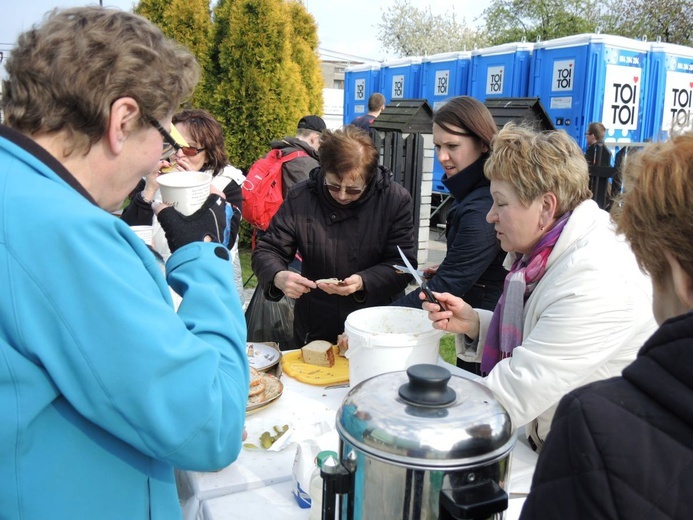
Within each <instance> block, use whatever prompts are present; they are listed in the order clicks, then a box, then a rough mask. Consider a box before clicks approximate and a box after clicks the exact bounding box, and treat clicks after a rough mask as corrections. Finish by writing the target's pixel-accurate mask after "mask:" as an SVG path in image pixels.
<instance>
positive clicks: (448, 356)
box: [440, 334, 457, 365]
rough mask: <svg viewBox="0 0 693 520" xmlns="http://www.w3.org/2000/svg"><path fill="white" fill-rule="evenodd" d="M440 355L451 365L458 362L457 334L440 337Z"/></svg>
mask: <svg viewBox="0 0 693 520" xmlns="http://www.w3.org/2000/svg"><path fill="white" fill-rule="evenodd" d="M440 357H442V358H443V359H444V360H445V361H447V362H448V363H450V364H451V365H454V364H456V362H457V353H456V352H455V335H454V334H445V335H444V336H443V337H442V338H440Z"/></svg>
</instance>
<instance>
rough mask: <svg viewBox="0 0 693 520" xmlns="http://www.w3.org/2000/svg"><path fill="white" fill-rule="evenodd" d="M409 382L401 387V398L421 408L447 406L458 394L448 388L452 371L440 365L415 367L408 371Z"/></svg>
mask: <svg viewBox="0 0 693 520" xmlns="http://www.w3.org/2000/svg"><path fill="white" fill-rule="evenodd" d="M407 376H408V377H409V382H408V383H405V384H403V385H402V386H400V387H399V392H398V393H399V396H400V397H401V398H402V399H404V400H405V401H406V402H408V403H411V404H416V405H421V406H445V405H446V404H450V403H452V402H454V401H455V399H456V398H457V394H455V391H454V390H453V389H452V388H450V387H449V386H448V381H450V377H451V376H450V371H449V370H448V369H446V368H443V367H441V366H438V365H413V366H411V367H409V368H408V369H407Z"/></svg>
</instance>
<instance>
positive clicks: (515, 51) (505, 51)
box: [469, 42, 534, 102]
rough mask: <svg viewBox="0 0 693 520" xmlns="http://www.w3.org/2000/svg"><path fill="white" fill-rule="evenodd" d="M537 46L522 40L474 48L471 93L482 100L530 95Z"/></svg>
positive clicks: (470, 81)
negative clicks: (531, 66) (528, 92)
mask: <svg viewBox="0 0 693 520" xmlns="http://www.w3.org/2000/svg"><path fill="white" fill-rule="evenodd" d="M533 47H534V45H533V44H531V43H527V42H519V43H506V44H503V45H497V46H495V47H486V48H484V49H477V50H474V51H472V62H471V72H470V79H469V95H470V96H472V97H475V98H476V99H478V100H479V101H482V102H483V101H486V100H487V99H488V98H494V97H527V90H528V88H529V68H530V65H531V59H532V49H533Z"/></svg>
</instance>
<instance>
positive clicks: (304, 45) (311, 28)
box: [288, 0, 324, 115]
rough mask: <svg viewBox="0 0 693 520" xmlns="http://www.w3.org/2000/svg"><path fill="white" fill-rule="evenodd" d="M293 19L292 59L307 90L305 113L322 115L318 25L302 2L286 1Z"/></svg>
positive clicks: (322, 84) (322, 82) (321, 79)
mask: <svg viewBox="0 0 693 520" xmlns="http://www.w3.org/2000/svg"><path fill="white" fill-rule="evenodd" d="M288 4H289V8H290V9H291V19H292V21H293V30H294V37H293V38H292V43H293V60H294V61H295V62H296V63H297V64H298V66H299V68H300V69H301V78H302V80H303V84H304V85H305V86H306V90H307V91H308V100H307V101H308V110H307V112H306V113H310V114H316V115H322V113H323V97H322V89H323V86H324V81H323V78H322V71H321V69H320V59H319V57H318V52H317V51H318V27H317V25H316V23H315V18H313V15H312V14H310V13H309V12H308V11H307V10H306V7H305V6H304V5H303V3H301V2H298V1H297V0H289V1H288Z"/></svg>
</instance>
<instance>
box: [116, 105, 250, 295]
mask: <svg viewBox="0 0 693 520" xmlns="http://www.w3.org/2000/svg"><path fill="white" fill-rule="evenodd" d="M171 122H172V123H173V126H172V131H173V133H174V135H175V137H174V139H179V140H180V141H182V142H178V141H176V142H177V143H178V145H179V146H178V148H176V149H175V150H174V153H173V154H172V155H171V156H170V157H169V158H168V160H165V161H160V162H159V165H158V167H157V168H156V169H155V170H154V171H153V172H152V173H150V174H149V175H147V176H146V177H145V178H144V179H142V180H141V181H140V182H139V183H138V184H137V186H136V187H135V190H134V191H133V192H132V193H131V194H130V204H129V205H128V206H127V207H126V208H125V209H124V210H123V213H122V215H121V219H122V220H124V221H125V222H126V223H127V224H128V225H130V226H140V225H147V226H151V225H152V224H154V226H153V228H154V229H153V238H152V243H151V244H150V245H151V246H152V247H153V249H154V250H155V251H156V252H157V253H159V254H160V255H162V257H163V258H164V259H168V257H169V256H170V254H171V253H170V250H169V248H168V244H167V243H166V241H165V240H164V233H163V230H162V229H161V227H160V226H159V224H158V221H157V219H156V218H155V217H154V210H153V209H152V202H155V201H160V199H161V196H160V193H159V191H158V190H159V183H158V182H157V178H158V177H159V175H162V173H161V171H162V167H164V166H165V167H168V168H170V169H171V170H172V171H203V172H208V173H210V174H211V175H212V186H214V187H215V188H216V189H217V190H218V191H220V192H223V194H224V197H225V198H226V201H227V202H228V203H229V204H230V206H229V208H230V210H232V211H233V213H232V215H231V218H230V221H229V226H228V228H229V240H228V243H227V245H228V248H229V249H230V251H231V265H232V266H233V271H234V279H235V281H236V290H237V291H238V296H239V298H240V299H241V302H243V301H244V295H243V276H242V272H241V262H240V258H239V255H238V242H237V240H236V238H237V237H238V229H239V227H240V224H241V210H242V205H243V195H242V193H241V184H242V183H243V180H244V179H245V177H244V176H243V173H242V172H241V170H239V169H238V168H235V167H234V166H231V165H230V164H229V159H228V156H227V154H226V146H225V144H224V132H223V129H222V127H221V125H220V124H219V122H218V121H217V120H216V119H215V118H214V116H212V114H210V113H209V112H207V111H206V110H200V109H184V110H181V111H180V112H178V113H176V114H174V115H173V119H172V120H171ZM163 171H166V170H163ZM174 301H178V298H177V297H174Z"/></svg>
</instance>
